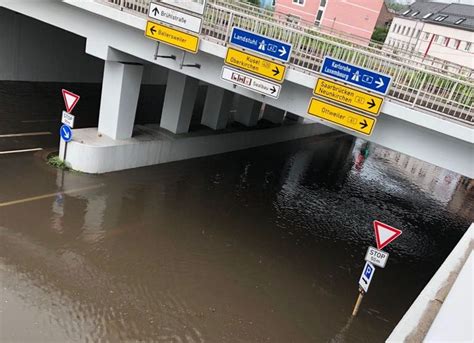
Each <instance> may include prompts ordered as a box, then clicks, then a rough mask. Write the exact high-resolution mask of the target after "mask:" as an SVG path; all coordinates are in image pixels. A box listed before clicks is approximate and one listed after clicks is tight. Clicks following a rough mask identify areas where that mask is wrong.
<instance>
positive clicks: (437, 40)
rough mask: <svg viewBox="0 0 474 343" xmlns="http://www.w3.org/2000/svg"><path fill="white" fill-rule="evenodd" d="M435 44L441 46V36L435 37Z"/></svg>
mask: <svg viewBox="0 0 474 343" xmlns="http://www.w3.org/2000/svg"><path fill="white" fill-rule="evenodd" d="M436 42H438V43H439V44H441V43H442V42H443V36H437V37H436Z"/></svg>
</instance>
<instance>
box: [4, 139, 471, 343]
mask: <svg viewBox="0 0 474 343" xmlns="http://www.w3.org/2000/svg"><path fill="white" fill-rule="evenodd" d="M0 164H1V165H2V168H1V169H0V189H1V190H2V192H1V193H0V203H5V202H7V201H11V200H15V199H27V198H29V197H32V196H36V195H41V194H53V195H52V196H50V197H45V198H42V199H38V200H35V201H25V202H23V203H19V204H15V205H10V206H4V207H0V279H1V280H2V299H1V300H2V302H1V305H0V306H1V307H0V309H1V310H2V311H1V312H0V325H1V327H0V340H2V341H21V342H26V341H33V340H35V341H49V342H52V341H71V340H81V341H83V340H86V339H90V340H91V341H98V340H99V339H103V340H110V341H123V340H131V341H155V342H265V341H271V342H325V341H333V342H341V341H347V342H380V341H383V340H384V339H385V338H386V337H387V336H388V334H389V333H390V331H391V330H392V328H393V327H394V326H395V325H396V323H397V322H398V320H399V319H400V318H401V316H402V315H403V313H404V311H406V309H407V308H408V307H409V305H410V304H411V302H412V301H413V300H414V298H415V297H416V295H417V293H418V292H419V291H420V290H421V289H422V288H423V286H424V285H425V284H426V282H427V281H428V280H429V279H430V277H431V276H432V275H433V274H434V272H435V270H436V269H437V267H438V266H439V265H440V264H441V263H442V261H443V259H444V258H445V257H446V256H447V255H448V253H449V251H450V250H451V249H452V248H453V246H454V245H455V243H456V242H457V240H459V238H460V237H461V235H462V234H463V232H464V230H466V229H467V227H468V225H469V224H470V221H471V220H472V218H473V208H472V203H473V202H472V201H468V199H472V191H467V188H469V187H470V182H471V181H470V180H465V179H463V178H461V177H460V176H459V175H457V174H454V173H451V172H449V171H446V170H442V169H439V168H436V167H433V166H430V165H428V164H426V163H423V162H420V161H417V160H414V159H412V158H409V157H408V156H405V155H401V154H399V153H396V152H392V151H388V150H386V149H383V148H381V147H378V146H369V145H367V144H364V143H363V142H361V141H356V142H353V141H352V140H351V139H350V138H349V137H345V136H341V135H337V136H333V137H326V138H315V139H306V140H303V141H298V142H292V143H284V144H279V145H275V146H270V147H264V148H258V149H251V150H246V151H241V152H236V153H230V154H225V155H220V156H214V157H209V158H202V159H195V160H188V161H184V162H178V163H171V164H166V165H161V166H156V167H149V168H141V169H136V170H130V171H123V172H117V173H112V174H108V175H100V176H91V175H83V174H76V173H66V174H63V173H62V172H59V171H56V170H55V169H51V168H49V167H47V166H46V165H44V164H43V163H42V162H41V161H40V160H39V159H38V158H37V157H35V156H34V155H30V154H26V155H21V156H20V155H16V156H9V157H0ZM94 185H98V187H97V188H95V189H89V190H86V191H83V192H80V191H79V192H77V193H74V194H72V193H69V194H61V193H58V194H56V195H54V194H55V193H56V192H61V191H65V192H66V193H67V192H69V191H71V190H75V189H81V188H83V187H90V186H94ZM469 203H470V204H471V205H469ZM374 219H378V220H381V221H384V222H387V223H389V224H390V225H392V226H395V227H398V228H400V229H402V230H403V231H404V233H403V235H402V236H401V238H400V239H398V240H397V241H396V242H394V243H393V244H392V245H391V246H390V247H389V248H388V249H387V250H388V251H389V252H390V254H391V255H390V258H389V261H388V264H387V267H386V268H385V269H384V270H377V273H376V276H375V279H374V282H373V284H372V286H371V289H370V292H369V295H368V296H367V297H366V299H364V304H363V306H362V311H361V313H360V315H359V316H358V317H357V318H356V320H353V321H351V320H349V319H350V314H351V310H352V306H353V303H354V300H355V297H356V293H357V280H358V277H359V274H360V271H361V268H362V264H363V256H364V253H365V250H366V249H367V246H368V245H373V244H374V238H373V233H372V228H371V222H372V220H374Z"/></svg>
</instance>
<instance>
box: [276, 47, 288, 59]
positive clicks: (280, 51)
mask: <svg viewBox="0 0 474 343" xmlns="http://www.w3.org/2000/svg"><path fill="white" fill-rule="evenodd" d="M278 52H279V53H280V57H282V56H283V55H285V54H286V49H285V47H284V46H282V47H281V48H280V49H279V50H278Z"/></svg>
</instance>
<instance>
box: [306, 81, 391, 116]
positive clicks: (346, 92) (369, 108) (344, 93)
mask: <svg viewBox="0 0 474 343" xmlns="http://www.w3.org/2000/svg"><path fill="white" fill-rule="evenodd" d="M314 95H319V96H322V97H324V98H326V99H330V100H333V101H336V102H338V103H341V104H344V105H346V106H350V107H353V108H356V109H358V110H362V111H364V112H367V113H370V114H373V115H378V114H379V112H380V107H382V104H383V97H381V96H377V95H373V94H370V93H368V92H364V91H361V90H358V89H356V88H352V87H347V86H345V85H341V84H340V83H336V82H333V81H329V80H326V79H322V78H319V79H318V82H317V83H316V87H315V88H314Z"/></svg>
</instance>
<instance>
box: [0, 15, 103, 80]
mask: <svg viewBox="0 0 474 343" xmlns="http://www.w3.org/2000/svg"><path fill="white" fill-rule="evenodd" d="M0 32H1V34H0V80H4V81H46V82H58V81H60V82H101V81H102V74H103V65H104V63H103V61H101V60H98V59H96V58H94V57H91V56H89V55H86V54H85V53H84V48H85V44H86V40H85V39H84V38H82V37H79V36H76V35H74V34H72V33H70V32H67V31H64V30H60V29H57V28H55V27H54V26H51V25H48V24H45V23H43V22H40V21H37V20H34V19H32V18H29V17H26V16H23V15H20V14H17V13H15V12H12V11H9V10H7V9H4V8H0Z"/></svg>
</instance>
